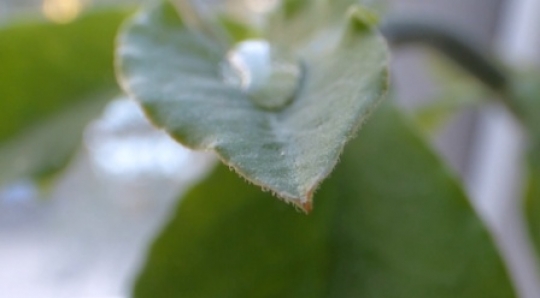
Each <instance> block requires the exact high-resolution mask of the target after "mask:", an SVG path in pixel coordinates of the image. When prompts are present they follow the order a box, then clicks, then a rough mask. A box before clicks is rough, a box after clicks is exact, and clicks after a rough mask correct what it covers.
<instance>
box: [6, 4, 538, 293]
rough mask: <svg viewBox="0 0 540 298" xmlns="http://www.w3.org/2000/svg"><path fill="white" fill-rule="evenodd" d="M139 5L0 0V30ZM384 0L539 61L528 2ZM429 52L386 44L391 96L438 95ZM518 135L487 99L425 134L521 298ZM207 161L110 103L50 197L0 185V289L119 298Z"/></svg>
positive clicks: (529, 265) (499, 50)
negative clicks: (493, 242)
mask: <svg viewBox="0 0 540 298" xmlns="http://www.w3.org/2000/svg"><path fill="white" fill-rule="evenodd" d="M252 1H253V0H252ZM260 1H262V0H260ZM137 2H141V1H129V0H124V1H118V0H117V1H111V0H0V26H1V25H2V24H5V23H7V22H9V21H11V20H22V19H25V18H32V17H39V18H45V19H49V20H51V21H53V22H69V21H70V19H72V18H75V17H77V15H78V14H80V13H81V11H82V10H84V9H89V7H95V6H102V7H103V6H110V5H125V4H129V3H132V4H136V3H137ZM214 2H216V1H214ZM388 5H389V8H390V14H389V17H400V18H401V17H414V18H427V19H430V20H437V21H439V22H443V23H447V24H449V25H454V26H457V29H458V30H462V33H463V34H464V35H465V36H467V37H468V38H470V40H473V41H475V42H477V44H478V46H479V47H480V48H482V49H484V50H486V51H491V52H492V53H493V54H494V55H496V56H498V57H499V58H500V59H502V60H503V61H505V62H506V63H509V64H511V65H514V66H521V65H530V64H535V63H536V64H538V62H539V61H540V31H539V30H537V28H540V1H538V0H393V1H389V4H388ZM433 59H437V56H436V55H435V54H434V53H433V52H431V51H430V50H429V49H425V48H421V47H417V46H411V47H406V48H401V49H397V50H396V51H395V52H394V61H393V73H394V78H393V79H394V84H395V94H397V97H398V100H399V101H400V102H401V103H402V104H403V106H404V107H405V108H406V109H409V110H411V111H413V110H414V109H415V107H417V106H419V105H421V104H424V103H426V102H429V101H430V100H432V99H433V98H436V97H438V94H440V92H441V90H442V89H441V88H442V87H441V86H440V84H439V82H438V81H437V80H436V79H435V78H434V76H433V66H432V62H433ZM443 61H444V60H443ZM0 71H2V69H1V65H0ZM458 74H460V73H459V72H458ZM463 75H464V74H463ZM523 143H524V140H523V137H522V136H521V133H520V131H519V128H518V127H517V125H516V124H515V123H514V122H513V120H512V118H511V117H510V116H509V115H507V114H506V113H505V112H504V110H503V109H501V108H500V107H498V106H497V105H496V104H493V105H492V106H490V107H488V108H487V109H482V111H479V110H477V109H474V108H472V109H467V110H465V111H463V112H460V113H458V114H457V115H455V116H453V117H452V118H451V120H450V121H449V123H448V124H447V125H445V126H444V128H443V129H442V130H441V131H440V133H438V134H437V136H436V137H434V139H433V144H434V146H435V147H436V148H437V149H438V150H439V151H440V152H441V154H442V155H443V156H444V158H445V159H446V160H447V161H448V164H449V166H450V167H451V168H452V169H453V170H454V171H455V172H456V173H457V174H458V175H459V176H460V177H461V179H463V181H464V182H465V184H466V185H467V188H468V192H469V193H470V194H471V196H472V197H473V199H474V203H475V206H476V207H477V210H478V211H479V213H480V214H481V215H482V217H483V218H484V220H485V221H486V222H487V223H488V225H489V227H490V229H491V231H492V232H493V234H494V235H495V237H496V239H497V242H498V245H499V248H500V250H501V251H502V252H503V255H504V256H505V258H506V261H507V263H508V264H509V265H508V266H509V267H510V270H511V271H512V274H513V279H514V281H515V283H516V284H517V288H518V291H519V293H520V295H521V297H524V298H537V297H540V282H539V281H540V276H539V274H538V268H536V266H535V261H534V260H533V257H532V253H531V248H530V243H529V240H528V238H527V236H526V235H525V233H524V227H523V222H522V221H523V220H522V218H521V216H520V214H519V208H520V205H519V204H520V201H519V199H518V198H520V197H521V196H520V194H519V191H520V189H521V180H520V174H521V173H522V168H521V163H520V158H521V156H520V154H521V151H522V150H521V149H522V146H523ZM486 148H497V150H488V149H486ZM212 163H213V158H212V156H210V155H208V154H202V153H194V152H191V151H188V150H186V149H183V148H181V147H180V146H178V145H177V144H176V143H174V142H173V141H171V140H170V139H169V138H168V137H167V136H166V135H165V134H164V133H162V132H159V131H157V130H155V129H153V128H152V127H151V126H150V125H149V124H148V123H147V122H146V120H145V119H144V117H143V115H142V113H141V112H140V111H139V109H138V107H137V106H136V105H135V104H134V103H133V102H131V101H129V100H127V99H122V98H119V99H118V100H115V101H113V102H112V103H111V104H110V105H109V106H108V108H107V109H106V111H105V112H104V114H103V115H102V117H101V118H100V119H97V120H96V121H94V122H93V123H92V124H91V125H89V127H88V128H87V130H86V133H85V137H84V146H83V148H81V150H80V152H79V154H78V156H77V158H76V160H75V162H74V163H73V164H72V165H71V166H69V169H68V170H67V172H66V173H65V174H64V176H63V178H62V179H61V182H60V183H59V185H57V186H55V187H53V188H52V189H51V190H50V196H48V197H49V198H47V199H43V198H42V195H41V194H40V193H39V191H38V189H37V187H36V186H35V185H33V184H32V183H31V182H30V181H20V182H18V183H15V184H12V185H9V186H8V187H5V188H3V189H0V297H7V298H12V297H13V298H19V297H42V298H47V297H54V298H61V297H128V293H129V289H130V287H131V281H132V279H133V277H134V275H135V274H136V273H137V270H138V268H139V266H140V265H141V261H142V260H143V257H144V255H145V252H146V250H147V248H148V245H149V243H150V241H151V240H152V237H153V235H155V233H156V231H158V230H159V228H160V227H161V226H162V225H163V223H164V222H165V221H166V219H167V215H168V214H169V210H171V207H172V206H173V205H174V204H175V203H176V197H175V194H176V193H177V191H178V190H183V189H186V187H189V185H191V184H192V183H193V182H194V181H196V179H197V177H200V176H201V175H203V173H204V172H205V169H207V168H209V167H210V166H211V165H212Z"/></svg>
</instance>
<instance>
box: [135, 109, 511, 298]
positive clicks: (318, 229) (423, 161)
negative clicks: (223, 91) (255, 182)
mask: <svg viewBox="0 0 540 298" xmlns="http://www.w3.org/2000/svg"><path fill="white" fill-rule="evenodd" d="M382 136H384V137H382ZM316 202H317V208H315V210H314V212H313V213H312V214H311V215H309V216H305V215H303V214H299V213H297V212H295V211H294V210H292V209H291V208H288V207H287V206H285V205H284V204H282V203H280V202H277V201H275V200H273V199H272V198H271V196H270V195H269V194H264V193H261V192H260V191H259V190H258V189H256V188H254V187H252V186H249V185H247V184H246V183H244V182H243V181H241V180H240V179H238V177H236V175H234V174H233V173H231V172H230V171H228V170H227V169H226V168H225V167H220V168H218V169H217V170H216V171H215V172H214V173H213V174H212V175H211V176H210V177H209V178H208V179H207V180H206V181H204V182H202V183H201V184H200V185H199V186H197V187H195V188H194V189H193V190H192V191H191V192H190V193H188V194H187V196H186V197H185V198H184V199H183V200H182V201H181V203H180V205H179V207H178V211H177V213H176V216H175V217H174V219H173V220H172V221H171V223H170V224H169V225H168V227H167V228H166V229H165V231H164V233H163V234H162V235H161V236H160V237H159V238H158V240H157V241H156V243H155V244H154V246H153V248H152V250H151V252H150V257H149V259H148V262H147V264H146V266H145V268H144V270H143V273H142V275H141V276H140V277H139V279H138V282H137V285H136V287H135V292H134V296H135V297H138V298H144V297H152V298H159V297H186V298H188V297H377V298H378V297H384V298H394V297H396V298H397V297H403V298H410V297H415V298H422V297H426V298H433V297H438V298H445V297H448V298H455V297H460V298H467V297H471V298H482V297H486V298H495V297H501V298H508V297H515V294H514V292H513V289H512V287H511V285H510V283H509V280H508V278H507V274H506V271H505V269H504V268H503V266H502V264H501V260H500V257H499V256H498V254H497V252H496V251H495V249H494V247H493V242H492V240H491V239H490V237H489V236H488V235H487V233H486V231H485V229H484V227H483V225H482V223H481V222H480V220H479V219H478V217H477V216H476V215H475V213H474V211H473V210H472V208H471V206H470V205H469V203H468V201H467V199H466V197H465V195H464V193H463V191H462V189H461V188H460V186H459V185H458V183H457V182H456V181H455V180H454V179H453V177H451V176H450V175H449V174H448V173H447V171H446V169H445V167H444V166H443V165H442V164H441V162H440V161H439V160H438V159H437V158H436V157H435V156H434V155H433V153H432V152H431V150H430V149H429V148H428V146H427V145H426V144H425V143H424V141H423V140H422V139H421V138H420V137H419V136H418V135H417V134H416V133H415V132H414V131H413V130H412V129H411V126H410V124H409V123H408V122H407V121H406V120H405V119H404V118H403V117H402V116H401V115H400V114H399V113H398V112H397V111H396V110H395V108H393V107H391V106H390V105H384V106H383V107H381V108H380V109H379V110H378V111H377V112H376V114H375V115H374V117H373V119H371V120H370V121H369V123H367V124H366V126H365V128H364V129H363V130H362V131H361V132H360V134H359V137H358V138H356V139H355V140H354V141H352V142H351V144H350V145H349V146H348V147H347V149H346V151H345V153H344V155H343V157H342V161H341V163H340V164H339V165H338V167H337V168H336V170H335V172H334V173H333V174H332V176H331V178H330V179H328V180H327V181H326V182H325V183H324V184H323V186H322V187H321V190H320V192H318V193H317V196H316Z"/></svg>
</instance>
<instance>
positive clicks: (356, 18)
mask: <svg viewBox="0 0 540 298" xmlns="http://www.w3.org/2000/svg"><path fill="white" fill-rule="evenodd" d="M347 16H348V19H349V24H350V25H349V26H351V27H352V29H353V30H354V31H357V32H358V31H370V30H371V29H372V28H373V27H375V26H376V25H377V24H378V23H379V16H378V15H377V14H376V13H375V12H373V11H371V10H369V9H367V8H365V7H361V6H358V5H354V6H351V7H350V8H349V10H348V11H347Z"/></svg>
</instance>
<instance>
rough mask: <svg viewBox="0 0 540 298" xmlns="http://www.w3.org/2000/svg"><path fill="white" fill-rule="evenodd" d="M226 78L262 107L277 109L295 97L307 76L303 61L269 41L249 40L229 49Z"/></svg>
mask: <svg viewBox="0 0 540 298" xmlns="http://www.w3.org/2000/svg"><path fill="white" fill-rule="evenodd" d="M222 75H223V80H224V81H225V82H226V83H228V84H230V85H233V86H236V87H239V88H240V89H242V90H243V91H244V92H245V93H246V94H247V95H248V97H249V98H250V99H251V100H252V101H253V102H254V103H255V104H257V105H258V106H259V107H261V108H264V109H270V110H277V109H281V108H284V107H286V106H287V105H288V104H289V103H291V101H292V100H293V99H294V96H295V94H296V91H297V90H298V88H299V86H300V83H301V79H302V76H303V67H302V64H301V62H300V60H299V59H298V58H297V57H296V56H294V55H293V54H292V53H289V52H287V51H284V50H280V49H277V48H275V47H273V46H271V45H270V44H269V43H268V42H267V41H265V40H259V39H257V40H247V41H243V42H241V43H238V44H237V45H236V46H235V47H234V48H233V49H231V50H230V51H229V53H228V54H227V57H226V59H225V61H224V63H223V67H222Z"/></svg>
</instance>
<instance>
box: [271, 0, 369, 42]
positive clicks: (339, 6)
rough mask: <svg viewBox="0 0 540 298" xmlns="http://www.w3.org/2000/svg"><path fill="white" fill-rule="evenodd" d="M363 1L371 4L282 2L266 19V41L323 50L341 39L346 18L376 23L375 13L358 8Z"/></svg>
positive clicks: (343, 0)
mask: <svg viewBox="0 0 540 298" xmlns="http://www.w3.org/2000/svg"><path fill="white" fill-rule="evenodd" d="M364 2H371V1H369V0H366V1H358V0H337V1H336V0H315V1H304V0H283V1H281V4H280V5H279V6H278V8H277V9H276V10H275V11H274V12H273V13H272V14H271V15H270V16H269V22H268V25H267V26H266V27H267V28H266V31H267V34H268V36H269V38H270V39H272V40H273V41H274V42H276V43H278V44H282V45H294V46H296V47H304V46H306V44H307V47H311V48H313V47H315V48H319V47H323V48H326V47H328V44H333V43H334V42H336V38H338V37H339V36H340V35H339V32H340V30H339V28H340V27H341V26H343V23H344V21H346V20H347V16H348V17H349V18H350V17H351V15H355V17H357V18H359V19H361V20H362V21H363V22H366V23H369V24H370V25H375V23H377V21H378V17H377V16H376V14H375V13H373V12H371V11H370V10H368V9H366V8H365V7H363V6H359V5H358V4H359V3H364ZM314 20H316V21H314ZM284 32H286V33H284Z"/></svg>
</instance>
